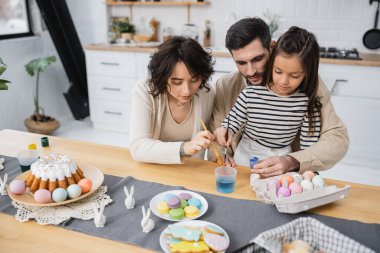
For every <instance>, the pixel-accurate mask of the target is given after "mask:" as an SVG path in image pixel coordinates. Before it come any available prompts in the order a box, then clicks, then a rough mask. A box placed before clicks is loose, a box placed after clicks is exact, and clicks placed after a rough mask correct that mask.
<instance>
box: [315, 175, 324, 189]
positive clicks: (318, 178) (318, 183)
mask: <svg viewBox="0 0 380 253" xmlns="http://www.w3.org/2000/svg"><path fill="white" fill-rule="evenodd" d="M312 182H313V185H314V189H318V188H323V187H325V181H324V180H323V178H322V177H321V176H320V175H316V176H315V177H313V180H312Z"/></svg>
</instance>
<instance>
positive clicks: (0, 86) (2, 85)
mask: <svg viewBox="0 0 380 253" xmlns="http://www.w3.org/2000/svg"><path fill="white" fill-rule="evenodd" d="M5 70H7V65H6V64H5V63H4V62H3V59H1V57H0V76H1V75H2V74H3V73H4V72H5ZM8 83H10V81H8V80H5V79H0V90H8Z"/></svg>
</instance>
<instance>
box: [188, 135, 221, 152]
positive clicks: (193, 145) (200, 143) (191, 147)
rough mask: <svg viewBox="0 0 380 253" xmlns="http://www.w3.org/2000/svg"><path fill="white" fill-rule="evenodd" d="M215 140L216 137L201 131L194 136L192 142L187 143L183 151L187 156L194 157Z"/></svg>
mask: <svg viewBox="0 0 380 253" xmlns="http://www.w3.org/2000/svg"><path fill="white" fill-rule="evenodd" d="M213 140H214V135H213V134H212V133H210V132H209V131H201V132H199V133H197V135H196V136H194V137H193V138H192V139H191V141H188V142H185V145H184V147H183V151H184V153H185V154H186V155H194V154H196V153H198V152H199V151H201V150H204V149H207V148H208V147H209V146H210V144H211V141H213Z"/></svg>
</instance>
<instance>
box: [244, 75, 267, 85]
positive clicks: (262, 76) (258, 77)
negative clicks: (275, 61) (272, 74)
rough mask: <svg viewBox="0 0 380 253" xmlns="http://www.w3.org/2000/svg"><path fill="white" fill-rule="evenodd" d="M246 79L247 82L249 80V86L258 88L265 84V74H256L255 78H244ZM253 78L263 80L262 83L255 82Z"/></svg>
mask: <svg viewBox="0 0 380 253" xmlns="http://www.w3.org/2000/svg"><path fill="white" fill-rule="evenodd" d="M244 78H245V80H247V84H248V85H254V86H256V85H262V84H263V82H264V72H261V73H256V74H254V75H253V76H244ZM251 78H254V79H261V80H260V81H254V80H251ZM253 82H254V83H253Z"/></svg>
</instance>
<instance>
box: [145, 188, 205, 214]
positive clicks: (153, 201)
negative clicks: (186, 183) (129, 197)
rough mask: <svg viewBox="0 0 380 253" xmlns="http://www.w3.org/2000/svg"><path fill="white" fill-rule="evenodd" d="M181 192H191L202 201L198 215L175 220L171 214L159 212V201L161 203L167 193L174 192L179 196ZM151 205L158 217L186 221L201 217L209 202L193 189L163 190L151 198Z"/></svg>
mask: <svg viewBox="0 0 380 253" xmlns="http://www.w3.org/2000/svg"><path fill="white" fill-rule="evenodd" d="M181 193H189V194H191V196H193V197H195V198H197V199H199V200H200V201H201V203H202V208H201V210H199V215H198V216H196V217H193V218H188V217H183V219H182V220H173V219H171V218H170V216H169V214H161V213H160V212H158V210H157V205H158V203H160V201H162V199H163V198H164V197H165V195H167V194H174V195H177V196H178V195H179V194H181ZM149 207H150V210H152V212H153V213H154V214H155V215H156V216H157V217H160V218H161V219H164V220H168V221H186V220H195V219H198V218H199V217H201V216H202V215H204V214H205V213H206V211H207V209H208V203H207V200H206V199H205V198H204V197H202V196H201V195H199V194H198V193H195V192H192V191H185V190H172V191H166V192H161V193H159V194H157V195H156V196H154V197H153V198H152V199H151V200H150V203H149Z"/></svg>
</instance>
